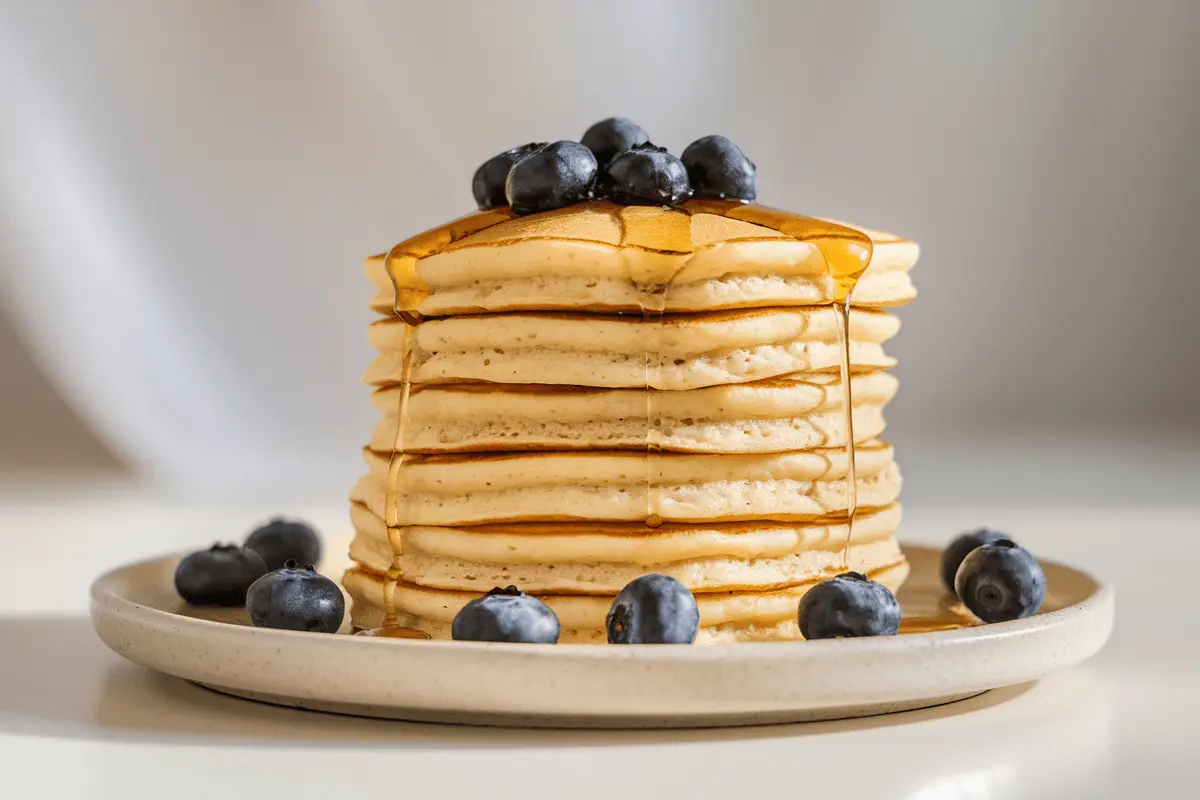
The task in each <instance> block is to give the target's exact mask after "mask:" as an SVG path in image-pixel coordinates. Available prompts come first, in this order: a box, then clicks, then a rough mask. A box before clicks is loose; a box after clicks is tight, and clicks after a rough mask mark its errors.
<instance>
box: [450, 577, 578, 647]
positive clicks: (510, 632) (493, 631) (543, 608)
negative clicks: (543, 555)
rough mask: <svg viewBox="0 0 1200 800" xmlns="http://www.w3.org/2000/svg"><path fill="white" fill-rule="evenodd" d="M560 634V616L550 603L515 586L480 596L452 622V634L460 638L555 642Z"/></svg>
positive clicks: (487, 640) (468, 640)
mask: <svg viewBox="0 0 1200 800" xmlns="http://www.w3.org/2000/svg"><path fill="white" fill-rule="evenodd" d="M558 634H559V624H558V617H557V616H555V614H554V612H553V611H552V610H551V609H550V606H548V605H546V604H545V603H543V602H542V601H541V600H538V599H537V598H536V597H533V596H531V595H527V594H525V593H524V592H522V591H521V590H520V589H518V588H517V587H515V586H509V587H508V588H506V589H501V588H499V587H497V588H495V589H492V590H491V591H490V592H488V593H487V594H485V595H484V596H483V597H477V598H476V599H474V600H472V601H471V602H469V603H467V604H466V605H465V606H463V607H462V610H460V611H459V612H458V614H456V615H455V617H454V622H453V623H451V625H450V636H451V637H452V638H454V639H455V640H457V641H460V642H526V643H530V644H554V643H556V642H557V641H558Z"/></svg>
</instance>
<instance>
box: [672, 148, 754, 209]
mask: <svg viewBox="0 0 1200 800" xmlns="http://www.w3.org/2000/svg"><path fill="white" fill-rule="evenodd" d="M681 160H682V161H683V165H684V166H685V167H686V168H687V173H688V178H689V179H690V180H691V182H692V191H693V192H694V193H695V195H696V197H712V198H717V199H718V200H746V201H750V200H753V199H754V198H755V197H756V196H757V195H758V188H757V177H756V169H755V167H754V162H753V161H751V160H750V159H748V158H746V154H745V153H743V152H742V149H741V148H740V147H738V146H737V145H736V144H734V143H733V141H732V140H730V139H727V138H726V137H724V136H704V137H702V138H700V139H697V140H696V141H694V142H692V143H691V144H689V145H688V146H687V149H686V150H684V151H683V156H682V159H681Z"/></svg>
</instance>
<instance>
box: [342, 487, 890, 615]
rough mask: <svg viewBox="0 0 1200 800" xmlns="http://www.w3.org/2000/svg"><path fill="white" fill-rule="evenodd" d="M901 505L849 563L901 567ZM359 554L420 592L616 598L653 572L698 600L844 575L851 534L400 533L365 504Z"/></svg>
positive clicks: (592, 528)
mask: <svg viewBox="0 0 1200 800" xmlns="http://www.w3.org/2000/svg"><path fill="white" fill-rule="evenodd" d="M900 516H901V513H900V507H899V505H892V506H888V507H887V508H885V509H881V510H879V511H877V512H874V513H866V514H863V515H860V516H858V517H857V519H856V521H855V525H854V535H853V538H852V539H851V540H850V542H849V548H850V549H849V558H850V561H851V563H854V564H858V565H867V566H870V565H878V564H890V563H894V562H897V561H899V560H900V558H901V555H900V550H899V546H898V545H897V544H896V540H895V537H894V534H895V531H896V528H897V526H898V525H899V523H900ZM351 517H352V520H353V522H354V525H355V529H356V535H355V538H354V541H353V543H352V544H351V549H350V552H351V555H352V556H353V557H354V560H355V561H357V562H358V563H360V564H361V565H362V566H363V567H365V568H367V569H370V570H373V571H375V572H380V573H385V572H388V571H389V570H396V571H398V573H399V574H401V575H403V576H404V580H405V581H406V582H408V583H412V584H415V585H419V586H425V587H432V588H441V589H454V590H463V591H478V592H486V591H487V590H489V589H491V588H493V587H495V586H507V585H509V584H516V585H518V586H521V587H522V588H523V589H525V590H526V591H530V592H538V593H550V594H610V595H611V594H616V593H617V592H619V591H620V590H621V588H622V587H623V586H625V585H626V584H627V583H629V582H630V581H632V580H633V579H634V578H637V577H638V576H639V575H644V574H646V573H648V572H658V573H663V574H666V575H670V576H671V577H673V578H675V579H676V580H679V581H680V582H681V583H683V584H684V585H685V586H687V587H688V588H689V589H691V590H692V591H696V592H714V591H729V590H739V589H750V588H754V589H772V588H784V587H787V586H794V585H798V584H801V583H805V582H808V581H811V580H815V579H818V578H820V577H822V576H827V575H830V574H835V573H836V572H838V571H840V570H841V569H842V567H843V563H844V562H843V560H842V556H843V547H844V546H845V545H846V535H847V527H846V525H845V524H844V523H832V524H820V523H816V524H808V525H796V524H780V523H768V522H743V523H711V524H708V525H678V524H675V525H671V524H668V525H664V526H662V527H660V528H648V527H647V526H645V525H643V524H639V523H633V524H627V525H618V524H613V523H567V524H562V523H560V524H545V523H543V524H536V523H535V524H523V525H487V526H479V527H475V528H444V527H429V526H414V527H409V528H394V529H393V530H392V531H391V533H390V534H389V532H388V530H387V529H386V528H385V527H384V524H383V520H382V519H380V518H379V517H377V516H375V515H374V514H372V513H371V512H370V510H369V509H367V508H366V507H365V506H362V505H358V504H355V505H354V506H353V507H352V512H351Z"/></svg>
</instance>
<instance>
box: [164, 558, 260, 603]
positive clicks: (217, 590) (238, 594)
mask: <svg viewBox="0 0 1200 800" xmlns="http://www.w3.org/2000/svg"><path fill="white" fill-rule="evenodd" d="M266 572H267V565H266V564H264V563H263V560H262V556H260V555H259V554H258V553H256V552H254V551H253V550H245V549H243V548H241V547H238V546H237V545H235V544H214V545H213V546H212V547H211V548H209V549H208V550H201V551H200V552H198V553H192V554H191V555H189V556H187V557H186V558H184V559H183V560H182V561H180V562H179V566H178V567H176V568H175V591H177V592H179V596H180V597H182V598H183V599H184V600H186V601H187V602H189V603H191V604H192V605H194V606H240V605H244V604H245V602H246V590H247V589H249V588H250V584H252V583H254V581H256V580H258V579H259V578H260V577H262V576H263V575H264V574H266Z"/></svg>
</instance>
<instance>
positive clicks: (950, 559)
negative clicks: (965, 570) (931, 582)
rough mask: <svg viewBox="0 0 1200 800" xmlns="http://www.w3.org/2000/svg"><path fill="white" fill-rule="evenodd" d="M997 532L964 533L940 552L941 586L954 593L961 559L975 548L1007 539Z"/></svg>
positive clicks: (981, 529) (983, 529)
mask: <svg viewBox="0 0 1200 800" xmlns="http://www.w3.org/2000/svg"><path fill="white" fill-rule="evenodd" d="M1008 538H1009V537H1008V536H1005V535H1004V534H1003V533H1000V532H999V531H992V530H988V529H987V528H980V529H979V530H977V531H970V532H968V533H964V534H962V535H961V536H959V537H958V538H957V539H955V540H954V541H953V542H951V543H950V544H949V545H948V546H947V547H946V549H945V550H943V551H942V584H943V585H944V586H945V587H946V588H947V589H949V590H950V591H952V592H953V591H954V576H955V575H957V574H958V567H959V565H960V564H962V562H963V559H964V558H966V557H967V556H968V555H970V553H971V551H972V550H974V549H975V548H976V547H979V546H980V545H985V544H991V543H992V542H998V541H1000V540H1001V539H1008Z"/></svg>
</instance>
